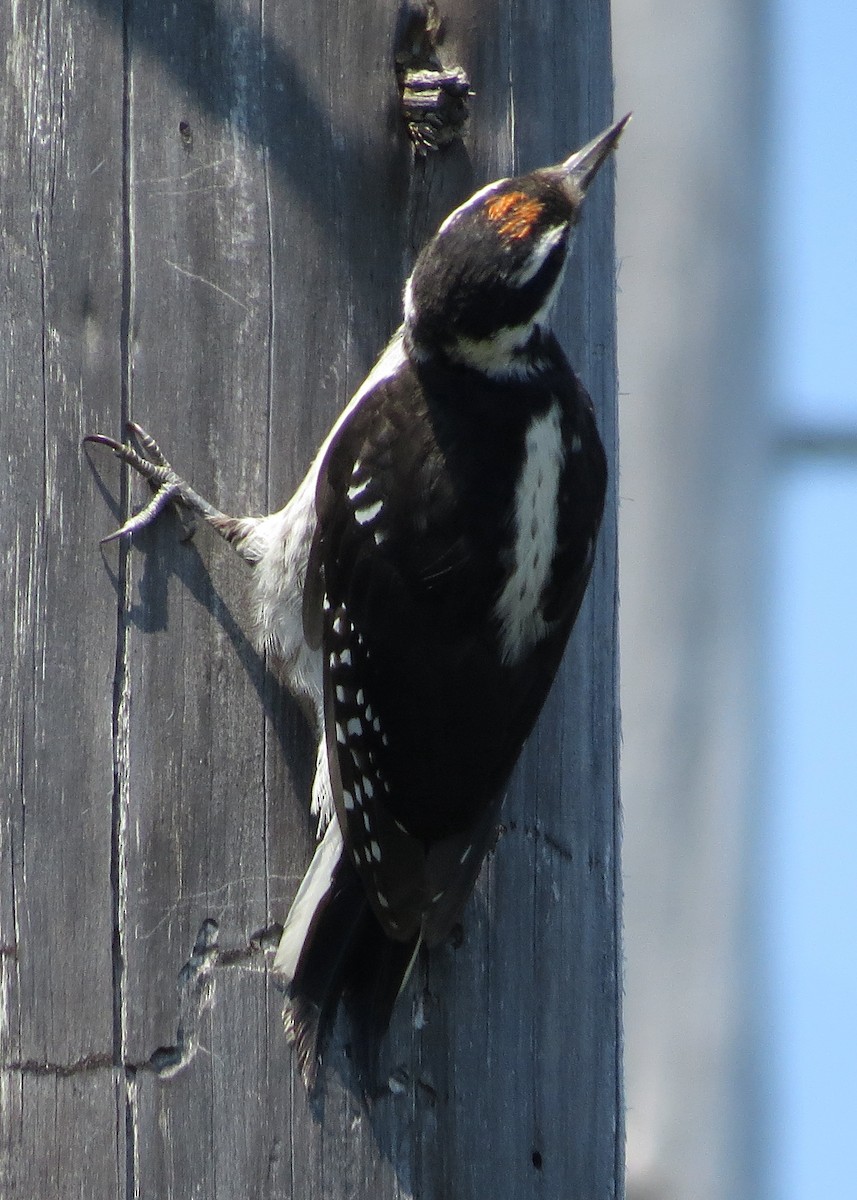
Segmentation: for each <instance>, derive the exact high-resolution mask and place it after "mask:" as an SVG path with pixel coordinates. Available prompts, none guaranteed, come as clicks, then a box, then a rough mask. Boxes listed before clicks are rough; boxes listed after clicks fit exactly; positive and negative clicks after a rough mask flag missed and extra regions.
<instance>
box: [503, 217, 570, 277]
mask: <svg viewBox="0 0 857 1200" xmlns="http://www.w3.org/2000/svg"><path fill="white" fill-rule="evenodd" d="M564 233H565V225H564V224H563V225H555V226H554V227H553V229H548V230H547V232H546V233H543V234H542V235H541V237H540V238H539V240H538V242H537V243H536V245H535V247H534V249H533V250H532V251H531V252H530V257H529V258H528V259H527V261H526V262H525V263H524V265H523V266H522V267H521V269H520V270H519V271H516V272H515V274H514V275H513V276H512V277H511V282H512V283H513V284H514V286H515V287H523V286H524V284H525V283H529V282H530V280H531V279H533V278H534V277H535V276H536V275H537V274H538V273H539V271H540V270H541V269H542V267H543V266H544V265H545V260H546V259H547V257H548V255H549V254H550V252H551V250H553V249H554V247H555V246H558V245H559V243H560V242H561V241H562V235H563V234H564Z"/></svg>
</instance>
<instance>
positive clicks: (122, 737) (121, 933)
mask: <svg viewBox="0 0 857 1200" xmlns="http://www.w3.org/2000/svg"><path fill="white" fill-rule="evenodd" d="M131 5H132V0H123V5H122V180H121V213H122V216H121V220H122V233H121V236H122V247H121V255H122V258H121V267H120V269H121V272H122V287H121V315H120V330H119V356H120V413H121V427H122V428H123V429H124V428H125V424H126V422H127V421H128V420H129V418H130V416H131V385H132V376H131V357H132V355H131V338H132V336H133V300H134V287H133V269H134V263H133V214H132V199H133V197H132V190H131ZM120 486H121V491H120V504H121V512H122V514H123V516H125V515H127V514H128V511H129V504H130V485H129V480H128V473H127V472H125V471H123V472H122V475H121V485H120ZM118 571H119V574H118V588H117V592H118V602H117V613H116V659H115V667H114V674H113V730H112V735H113V801H112V813H111V831H110V838H111V844H110V885H111V894H112V902H113V948H112V954H113V1061H114V1064H115V1066H116V1067H117V1068H118V1069H119V1071H120V1072H121V1074H120V1075H119V1079H120V1080H121V1081H122V1082H123V1083H124V1112H125V1121H124V1129H123V1135H124V1146H123V1147H120V1148H119V1149H120V1158H121V1156H122V1153H123V1152H124V1161H125V1185H126V1195H127V1196H129V1197H133V1196H136V1195H137V1192H138V1186H137V1167H136V1153H137V1152H136V1142H137V1139H136V1128H135V1123H136V1106H135V1098H136V1092H135V1083H134V1078H133V1070H128V1069H126V1068H125V1065H124V1064H125V1061H126V1058H127V1053H126V1051H127V1046H126V1037H127V1023H126V1009H125V923H126V917H127V887H128V875H127V850H128V847H127V819H128V803H129V702H130V685H129V673H128V636H129V612H130V602H131V572H130V547H129V545H128V543H127V541H124V540H123V541H121V542H120V545H119V567H118Z"/></svg>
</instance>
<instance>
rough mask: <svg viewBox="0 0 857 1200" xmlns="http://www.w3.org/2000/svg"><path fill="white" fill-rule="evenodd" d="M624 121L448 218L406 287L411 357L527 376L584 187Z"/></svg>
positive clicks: (483, 193)
mask: <svg viewBox="0 0 857 1200" xmlns="http://www.w3.org/2000/svg"><path fill="white" fill-rule="evenodd" d="M629 118H630V113H629V114H628V116H625V117H623V118H622V119H621V121H617V122H616V123H615V124H613V125H611V126H610V127H609V128H608V129H605V130H604V132H603V133H600V134H599V135H598V137H596V138H594V139H593V140H592V141H591V142H589V143H588V144H587V145H586V146H584V147H583V148H582V149H581V150H578V151H576V153H574V154H572V155H571V156H570V158H567V159H566V160H565V162H561V163H558V164H557V165H556V166H553V167H544V168H543V169H542V170H539V171H533V172H532V174H530V175H522V176H519V177H518V178H517V179H500V180H498V181H497V182H496V183H490V184H488V186H487V187H484V188H482V189H481V190H480V191H478V192H476V194H475V195H473V196H471V197H470V199H469V200H467V201H465V203H464V204H462V205H461V206H460V207H459V208H457V209H456V210H455V212H453V213H452V214H451V215H450V216H448V217H447V219H446V220H445V221H444V223H443V224H442V225H441V227H440V229H439V230H438V231H437V233H436V234H435V235H434V237H433V238H432V239H431V241H430V242H429V243H428V244H427V245H426V246H425V247H424V248H423V250H422V252H421V253H420V255H419V257H418V259H417V262H416V265H415V267H414V270H413V272H412V274H411V277H410V279H409V280H408V282H407V284H406V286H405V337H406V343H407V345H408V347H409V349H410V351H411V353H412V354H413V355H414V356H415V357H416V358H417V359H420V358H426V357H429V356H431V355H433V354H442V355H443V356H445V357H446V358H448V359H450V360H451V361H453V362H458V363H461V364H462V365H465V366H470V367H473V368H475V369H477V370H479V371H483V372H485V373H487V374H490V375H493V376H496V377H503V376H509V375H516V374H526V373H527V372H528V370H529V369H530V366H531V365H532V363H533V362H534V356H533V353H532V350H533V346H534V343H533V339H534V338H538V332H539V328H540V327H541V326H542V325H543V324H544V323H545V321H546V320H547V317H548V315H549V313H550V309H551V305H552V304H553V301H554V299H555V297H556V294H557V292H558V291H559V285H560V283H561V281H562V273H563V267H564V266H565V260H566V255H567V253H568V249H569V246H570V244H571V238H572V234H573V232H574V227H575V225H576V223H577V220H578V218H579V216H580V210H581V207H582V204H583V198H584V196H585V195H586V190H587V188H588V187H589V184H590V183H591V182H592V180H593V178H594V177H595V174H596V172H597V171H598V169H599V167H600V166H601V164H602V163H603V162H604V161H605V159H606V158H607V156H608V155H609V153H610V151H611V150H612V149H613V148H614V147H615V145H616V143H617V142H618V140H619V137H620V135H621V133H622V130H623V129H624V128H625V125H626V124H627V123H628V120H629Z"/></svg>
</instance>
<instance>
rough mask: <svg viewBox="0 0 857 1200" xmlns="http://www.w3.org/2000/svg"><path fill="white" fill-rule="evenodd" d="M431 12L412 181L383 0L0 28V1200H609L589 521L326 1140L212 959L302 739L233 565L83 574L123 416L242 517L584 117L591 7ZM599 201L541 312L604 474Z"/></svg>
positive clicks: (602, 24)
mask: <svg viewBox="0 0 857 1200" xmlns="http://www.w3.org/2000/svg"><path fill="white" fill-rule="evenodd" d="M446 16H447V18H448V20H447V28H448V36H447V39H446V42H445V43H444V46H443V48H442V56H443V59H444V61H446V62H449V63H457V64H459V65H461V66H462V67H464V68H465V69H466V71H467V73H468V74H469V76H470V78H471V80H472V81H473V86H474V90H475V93H476V95H475V96H474V98H473V100H472V113H473V116H472V121H471V125H470V129H469V132H468V133H467V135H466V139H465V142H464V143H463V144H461V143H459V144H457V145H453V146H450V147H448V148H446V149H444V150H443V151H440V152H438V153H437V154H436V155H434V156H432V157H430V158H428V159H426V160H422V159H416V160H415V158H414V154H413V152H412V149H411V147H410V145H409V143H408V141H407V138H406V136H405V135H404V133H403V128H402V124H401V120H400V116H399V113H398V93H397V87H396V78H395V74H394V70H393V62H394V51H395V44H396V30H397V18H398V12H397V5H396V3H394V0H339V2H338V3H329V4H303V3H297V0H293V2H292V3H286V2H281V3H277V4H275V3H272V2H270V0H261V3H258V4H256V5H252V6H251V5H249V4H247V3H241V2H239V0H232V2H229V0H220V2H219V3H210V4H203V3H180V4H177V5H165V4H161V3H157V2H155V0H137V2H135V0H126V2H125V3H119V0H88V2H86V0H52V3H51V4H50V5H48V6H46V5H43V4H41V3H38V2H37V0H10V4H9V5H7V7H6V11H5V15H4V16H3V17H2V18H0V21H2V24H3V26H4V27H3V28H2V30H0V33H2V38H0V40H2V45H3V47H4V50H5V61H4V66H3V75H2V80H0V156H2V157H0V164H2V170H0V220H2V228H3V243H2V256H0V272H2V285H0V286H2V292H0V294H2V298H3V300H2V302H3V322H2V328H3V330H4V333H5V346H4V353H3V360H4V368H5V369H4V371H3V374H2V377H0V380H2V382H0V387H2V395H0V430H1V431H2V436H0V444H2V448H3V452H4V454H5V457H6V461H7V463H8V469H7V470H4V471H3V472H2V474H0V514H2V515H0V553H2V568H3V569H2V577H0V589H1V590H2V596H0V603H2V612H3V623H4V637H3V638H2V641H0V694H2V696H3V697H4V703H5V705H6V709H5V713H4V716H3V717H2V718H0V737H2V744H0V763H2V776H3V778H2V792H3V794H2V800H0V1055H2V1072H0V1193H2V1195H3V1196H4V1197H7V1196H8V1197H14V1198H15V1200H37V1198H38V1200H50V1198H52V1197H62V1198H63V1200H66V1198H67V1197H70V1196H77V1195H80V1196H97V1197H114V1196H115V1197H127V1198H128V1200H130V1198H131V1197H141V1198H143V1200H148V1198H149V1197H151V1198H153V1200H155V1198H157V1200H165V1198H167V1197H172V1196H175V1197H182V1198H184V1197H188V1196H201V1197H223V1198H226V1197H229V1198H230V1200H231V1198H234V1197H239V1196H241V1197H244V1196H247V1197H250V1196H253V1197H256V1196H271V1197H300V1198H301V1200H304V1198H307V1200H309V1198H317V1200H322V1198H323V1200H337V1198H339V1197H343V1198H344V1197H354V1196H357V1197H370V1196H371V1197H373V1198H377V1200H384V1198H386V1197H421V1198H425V1200H434V1198H436V1200H453V1198H454V1200H469V1198H471V1197H472V1198H474V1200H475V1198H476V1197H485V1196H495V1197H505V1196H515V1197H524V1196H536V1195H539V1196H545V1197H560V1196H561V1197H567V1198H574V1197H579V1198H580V1200H594V1198H596V1197H597V1198H599V1200H600V1198H601V1197H605V1198H606V1197H614V1196H618V1195H619V1194H620V1192H621V1113H620V1093H621V1086H620V1066H619V1063H620V1059H619V993H620V986H619V945H618V928H619V917H618V912H617V907H618V900H617V895H618V885H617V872H618V855H617V845H618V817H617V800H616V715H615V714H616V709H615V694H614V691H615V688H614V685H615V673H616V642H615V636H614V627H615V612H616V601H615V534H616V529H615V504H614V502H613V499H612V498H611V501H610V504H609V507H608V512H607V517H606V521H605V526H604V529H603V532H602V535H601V539H600V543H599V551H598V560H597V565H596V570H595V575H594V578H593V582H592V585H591V587H590V591H589V595H588V597H587V600H586V603H585V605H584V609H583V612H582V614H581V618H580V620H579V623H578V628H577V630H576V632H575V635H574V638H573V642H572V645H571V647H570V649H569V652H568V654H567V656H566V660H565V663H564V666H563V669H562V672H561V675H560V678H559V680H558V682H557V686H556V687H555V688H554V691H553V694H552V696H551V698H550V701H549V703H548V706H547V708H546V710H545V713H544V714H543V718H542V720H541V722H540V724H539V727H538V730H537V732H536V734H535V735H534V736H533V738H532V739H531V741H530V744H529V745H528V747H527V749H526V752H525V754H524V757H523V760H522V763H521V766H520V768H519V770H518V771H517V773H516V775H515V778H514V781H513V784H512V786H511V788H510V793H509V796H508V799H507V804H506V808H505V814H504V821H505V832H504V834H503V836H502V837H501V838H500V839H499V842H498V845H497V848H496V850H495V852H494V853H493V854H492V855H491V856H490V858H489V861H488V862H487V864H486V867H485V869H484V870H483V873H482V877H481V879H480V883H479V886H478V888H477V893H476V895H475V897H474V898H473V900H472V902H471V903H470V904H469V906H468V908H467V910H466V913H465V916H464V920H463V928H462V934H461V937H460V938H458V939H456V941H455V944H450V945H448V946H446V947H442V948H440V949H439V950H438V951H436V952H435V953H434V954H432V956H431V957H430V958H429V960H428V965H427V966H426V965H425V964H421V965H420V967H419V969H418V971H417V972H415V978H414V979H413V980H412V983H411V985H410V988H409V991H408V993H407V995H406V996H405V997H403V999H402V1001H401V1002H400V1005H399V1010H398V1012H397V1015H396V1018H395V1021H394V1025H393V1028H392V1030H391V1033H390V1035H389V1038H388V1040H387V1043H386V1048H385V1062H384V1070H385V1073H386V1074H387V1075H388V1076H389V1078H390V1089H389V1092H388V1093H387V1094H385V1095H383V1096H382V1097H381V1098H380V1099H378V1100H377V1101H376V1102H375V1104H374V1105H373V1107H372V1108H371V1110H369V1111H368V1112H367V1111H366V1110H365V1109H364V1108H363V1107H362V1106H361V1104H360V1102H359V1101H358V1100H357V1099H356V1098H355V1096H354V1094H353V1093H352V1091H351V1090H350V1089H349V1085H348V1073H347V1067H346V1063H345V1059H344V1055H343V1050H342V1046H341V1038H340V1037H339V1033H337V1036H336V1037H335V1039H334V1045H333V1047H332V1049H331V1053H330V1063H331V1067H330V1069H329V1070H328V1072H327V1077H326V1078H327V1088H326V1094H325V1099H324V1102H323V1104H318V1105H311V1104H310V1103H308V1101H307V1097H306V1095H305V1093H304V1091H303V1089H302V1087H301V1085H300V1084H299V1082H298V1081H297V1080H296V1077H295V1072H294V1070H293V1064H292V1060H291V1052H290V1050H289V1048H288V1047H287V1045H286V1043H285V1039H284V1036H283V1032H282V1026H281V1019H280V1010H281V1007H282V997H281V995H280V994H279V993H278V992H277V990H276V987H275V982H274V980H273V979H272V978H270V977H269V976H268V974H267V970H266V961H267V960H266V957H265V954H264V952H263V951H262V950H259V949H256V948H254V944H253V942H252V939H253V935H254V933H255V932H256V931H258V930H259V929H263V928H265V927H267V926H268V925H270V924H271V923H273V922H275V921H277V920H280V921H281V920H282V919H283V917H284V914H285V912H286V911H287V907H288V904H289V901H290V899H291V897H292V896H293V894H294V891H295V888H296V886H297V883H298V880H299V879H300V877H301V876H302V874H303V871H304V869H305V867H306V864H307V862H308V859H309V856H310V853H311V848H312V840H313V837H312V830H311V828H310V823H309V819H308V816H307V802H308V793H309V783H310V777H311V770H312V757H313V751H312V746H311V743H310V739H309V736H308V734H307V731H306V729H305V727H304V725H303V723H302V719H301V717H300V714H298V713H297V712H296V710H295V709H294V706H292V705H291V704H290V703H289V702H288V701H287V700H286V699H284V697H283V696H282V694H281V693H280V691H279V689H278V688H277V686H276V684H275V683H274V681H273V680H272V679H271V678H270V677H269V675H268V674H267V673H266V669H265V664H264V662H263V661H262V660H261V659H260V658H259V656H258V655H257V654H256V652H255V650H254V649H253V646H252V640H251V630H250V621H249V618H248V616H247V613H246V609H245V608H244V607H243V603H244V598H245V589H246V572H245V570H244V568H242V565H241V563H240V562H238V561H237V560H236V559H235V557H234V556H233V555H231V554H230V553H229V552H228V550H226V549H225V548H224V547H223V546H222V545H221V544H220V543H219V542H218V541H217V540H216V539H215V538H213V537H211V536H210V535H209V534H208V533H207V531H201V532H200V533H199V534H198V536H197V537H196V538H195V539H194V540H193V541H187V540H182V537H181V529H180V525H179V522H178V520H177V519H175V518H174V517H167V518H165V519H164V520H163V521H162V522H160V523H159V524H158V526H157V527H156V528H155V529H153V530H151V531H149V532H147V533H146V534H144V535H142V536H141V537H139V538H138V539H137V540H136V541H135V543H134V545H133V546H131V547H128V546H127V545H124V544H123V545H116V544H113V545H110V546H108V547H105V548H104V549H101V548H100V547H99V538H100V537H102V536H103V535H104V534H106V533H107V532H109V531H110V530H111V529H112V528H113V527H114V526H115V525H116V523H117V520H118V518H119V516H120V508H121V510H122V511H124V510H125V509H126V506H127V504H128V502H129V497H128V495H127V494H126V492H127V489H128V486H129V485H128V483H127V482H126V481H125V480H123V479H121V478H120V471H119V469H118V467H117V466H116V464H114V463H112V462H111V461H109V460H108V459H107V456H100V455H98V454H94V455H93V456H92V457H91V459H88V458H87V457H86V456H85V455H83V454H82V453H81V450H80V439H81V437H82V435H83V434H85V433H88V432H93V431H102V432H106V433H111V434H114V435H120V434H121V432H122V428H123V423H124V422H125V421H126V420H127V419H128V418H129V417H133V418H134V419H136V420H139V421H141V422H142V423H144V424H145V425H146V427H147V428H148V429H150V430H151V431H152V432H153V433H154V434H155V435H156V436H157V437H158V439H159V441H160V442H161V444H162V445H163V446H164V448H165V449H166V450H167V451H168V452H169V454H170V456H171V459H172V461H173V462H174V463H175V465H176V467H177V468H178V469H179V470H181V471H182V473H183V474H184V475H185V477H186V478H188V479H189V480H191V481H193V483H194V484H195V486H197V487H198V488H199V490H200V491H201V492H202V493H203V494H205V495H207V496H209V497H210V498H211V499H212V500H214V501H216V502H217V503H218V504H220V505H222V506H223V507H224V508H226V509H227V510H229V511H234V512H261V511H266V510H269V509H271V508H274V507H279V506H280V505H281V504H282V503H283V502H284V500H285V499H286V498H287V497H288V495H289V494H290V493H291V491H292V489H293V488H294V487H295V485H296V483H297V482H298V481H299V479H300V477H301V476H302V474H303V472H304V471H305V469H306V466H307V464H308V463H309V461H310V458H311V456H312V454H313V452H314V450H315V449H316V447H317V446H318V444H319V442H320V441H321V439H322V437H323V435H324V433H325V432H326V430H327V428H328V426H329V425H330V423H331V421H332V420H333V419H334V417H335V415H336V413H337V412H338V410H339V409H340V408H341V407H342V405H343V403H344V402H345V401H346V400H347V398H348V397H349V395H350V394H351V392H353V390H354V389H355V388H356V386H357V385H358V384H359V382H360V381H361V379H362V377H363V375H364V374H365V372H366V370H367V369H368V367H369V366H370V365H371V362H372V359H373V357H374V356H375V355H376V354H377V352H378V351H379V350H380V349H381V347H382V346H383V345H384V342H385V341H386V339H387V337H388V336H389V334H390V333H391V331H392V330H393V328H394V327H395V325H396V324H397V323H398V320H399V314H400V291H401V286H402V281H403V278H404V275H405V273H406V271H407V269H408V267H409V265H410V262H411V260H412V257H413V252H414V250H415V248H416V247H417V246H418V245H419V244H420V243H421V242H422V240H423V239H424V237H425V236H426V235H427V233H429V232H430V231H431V230H432V229H433V227H434V226H435V225H436V224H437V222H438V221H439V220H440V219H441V218H442V217H443V216H444V215H445V214H446V213H447V212H448V211H449V209H450V208H451V207H452V206H453V205H454V204H455V203H457V202H458V201H460V200H461V199H463V198H464V197H465V196H466V195H467V194H468V193H469V192H470V191H471V190H473V189H474V188H475V187H476V186H478V185H480V184H482V183H484V182H486V181H488V180H490V179H492V178H495V177H497V176H499V175H503V174H507V173H509V172H511V171H513V170H516V169H528V168H531V167H534V166H537V165H541V164H544V163H548V162H552V161H555V160H556V159H558V158H559V157H560V156H562V155H564V154H565V153H567V152H568V151H569V150H571V149H572V148H574V147H575V146H577V145H579V144H581V143H582V142H583V141H584V140H586V139H587V138H588V137H590V136H591V135H592V134H594V133H596V132H597V131H598V130H600V129H601V128H603V127H604V125H606V123H607V122H608V120H609V119H610V117H611V116H612V105H611V88H612V76H611V67H610V47H609V10H608V5H607V4H606V3H603V4H591V3H584V2H583V0H575V2H574V3H566V2H565V0H563V2H562V3H560V2H559V0H557V2H556V3H553V4H545V3H544V2H543V0H521V2H520V3H516V4H515V5H514V6H511V7H510V6H499V5H496V4H492V3H488V2H487V0H484V2H480V0H462V2H461V3H456V4H455V5H452V4H450V5H449V11H448V13H447V14H446ZM603 175H604V178H603V179H599V181H598V183H597V184H596V186H594V187H593V193H592V196H591V198H590V200H589V201H588V207H587V212H586V216H585V221H584V224H583V227H582V231H581V234H580V235H579V239H578V243H577V246H576V249H575V254H574V260H573V262H572V265H571V267H570V270H569V279H568V283H567V285H566V288H565V291H564V295H563V299H562V301H561V303H560V306H559V309H558V312H557V316H556V322H555V323H556V328H557V330H558V332H559V334H560V337H561V339H562V341H563V342H564V344H565V345H566V348H567V349H568V352H569V354H570V357H571V360H572V362H573V363H574V364H575V366H576V368H577V369H578V371H579V373H580V374H581V376H582V378H583V380H584V381H585V383H586V385H587V386H588V388H589V389H590V391H591V392H592V394H593V396H594V397H595V401H596V407H597V409H598V413H599V422H600V426H601V430H602V434H603V436H604V439H605V442H606V444H607V446H608V448H609V451H610V453H611V456H612V457H614V458H615V406H614V401H615V396H616V377H615V363H614V295H613V292H614V264H613V241H612V183H611V173H610V171H609V170H607V169H605V171H604V172H603ZM612 479H613V486H614V487H615V479H616V475H615V468H614V471H613V476H612ZM131 491H132V495H131V497H130V502H131V504H132V505H137V504H139V502H140V500H141V489H140V488H139V486H138V485H137V484H136V483H133V484H131ZM117 501H118V503H117ZM207 919H209V920H211V921H215V922H217V926H218V932H217V939H218V941H217V946H215V945H214V942H213V938H214V926H213V925H211V924H209V925H208V926H204V929H205V931H206V933H207V936H208V944H207V946H206V944H204V939H202V941H200V942H199V943H198V945H197V950H198V953H197V954H196V955H195V956H192V954H191V951H192V948H193V947H194V943H195V941H196V940H197V935H198V932H199V931H200V929H201V927H203V923H204V922H205V921H206V920H207ZM230 962H231V963H232V965H231V966H228V964H229V963H230ZM186 963H188V964H189V966H188V968H187V969H186V970H184V971H182V968H183V966H184V964H186ZM180 972H181V973H182V974H181V977H180ZM200 1000H202V1001H204V1002H203V1003H202V1004H200ZM159 1047H176V1050H175V1051H174V1052H170V1051H167V1052H166V1053H164V1052H162V1053H161V1055H160V1058H158V1059H157V1061H160V1062H162V1063H163V1062H164V1061H168V1060H169V1059H170V1055H171V1054H172V1058H173V1059H174V1060H175V1064H176V1066H178V1067H180V1069H178V1070H177V1071H176V1072H175V1073H174V1074H173V1075H172V1076H171V1077H166V1076H165V1075H163V1074H157V1073H156V1072H154V1071H153V1070H152V1069H151V1068H150V1066H149V1064H150V1062H151V1059H152V1055H153V1052H155V1051H156V1050H157V1049H158V1048H159Z"/></svg>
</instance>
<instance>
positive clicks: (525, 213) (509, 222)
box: [485, 192, 544, 241]
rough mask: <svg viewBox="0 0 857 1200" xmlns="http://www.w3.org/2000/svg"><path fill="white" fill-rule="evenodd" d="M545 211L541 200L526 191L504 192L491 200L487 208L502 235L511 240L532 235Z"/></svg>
mask: <svg viewBox="0 0 857 1200" xmlns="http://www.w3.org/2000/svg"><path fill="white" fill-rule="evenodd" d="M543 212H544V205H543V204H542V202H541V200H537V199H536V198H535V197H534V196H528V195H527V194H526V192H504V193H503V195H502V196H496V197H495V198H494V199H493V200H491V201H490V202H489V203H488V205H487V207H486V209H485V214H486V216H487V217H488V220H489V221H490V222H491V224H492V225H494V226H495V227H496V229H497V232H498V233H499V235H500V237H502V238H507V239H508V240H510V241H520V240H521V239H522V238H527V237H530V236H531V235H532V232H533V230H534V228H535V226H536V225H537V224H538V221H539V219H540V217H541V216H542V214H543Z"/></svg>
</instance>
